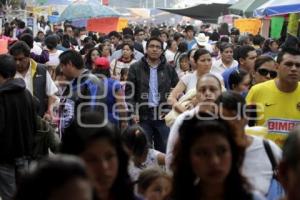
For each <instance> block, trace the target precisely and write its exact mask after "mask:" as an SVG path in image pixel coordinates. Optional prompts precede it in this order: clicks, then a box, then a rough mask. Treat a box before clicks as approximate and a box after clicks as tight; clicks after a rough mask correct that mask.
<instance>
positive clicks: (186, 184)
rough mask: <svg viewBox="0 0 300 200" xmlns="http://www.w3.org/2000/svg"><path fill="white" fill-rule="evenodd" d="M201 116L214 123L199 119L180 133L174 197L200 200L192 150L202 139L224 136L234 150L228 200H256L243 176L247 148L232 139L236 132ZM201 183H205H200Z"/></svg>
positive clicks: (188, 121) (219, 121)
mask: <svg viewBox="0 0 300 200" xmlns="http://www.w3.org/2000/svg"><path fill="white" fill-rule="evenodd" d="M198 116H201V117H203V118H205V117H206V118H210V119H211V120H199V118H198V117H193V118H191V119H186V120H184V121H183V124H182V125H181V127H180V129H179V139H178V142H177V144H176V146H175V151H174V159H173V163H172V166H173V168H174V170H173V171H174V176H173V197H174V199H175V200H184V199H196V197H197V195H198V194H200V192H201V189H199V185H198V184H197V185H195V184H194V183H195V180H196V178H197V177H196V175H195V174H194V172H193V169H192V166H191V162H190V148H191V147H192V146H193V144H194V143H195V141H196V140H197V139H198V138H201V137H203V136H207V135H208V136H209V135H220V136H221V137H223V138H225V139H226V140H227V141H228V143H229V145H230V148H231V154H232V165H231V169H230V172H229V174H228V176H227V178H226V180H225V183H224V186H225V191H224V196H225V198H224V199H227V200H229V199H243V200H248V199H249V200H250V199H252V196H251V194H250V193H249V189H250V186H249V185H248V183H247V181H246V179H245V178H244V177H243V176H242V175H241V173H240V168H241V165H242V163H243V158H244V148H243V147H240V146H238V144H237V143H236V141H235V140H234V138H233V137H232V132H233V130H232V128H231V127H230V125H229V124H228V123H227V122H226V121H224V120H222V119H212V118H213V116H212V115H209V114H207V113H199V114H198ZM200 183H201V180H200Z"/></svg>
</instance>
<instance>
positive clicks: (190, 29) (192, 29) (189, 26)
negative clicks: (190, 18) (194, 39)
mask: <svg viewBox="0 0 300 200" xmlns="http://www.w3.org/2000/svg"><path fill="white" fill-rule="evenodd" d="M184 31H185V32H188V31H193V32H195V29H194V26H192V25H187V26H186V27H185V29H184Z"/></svg>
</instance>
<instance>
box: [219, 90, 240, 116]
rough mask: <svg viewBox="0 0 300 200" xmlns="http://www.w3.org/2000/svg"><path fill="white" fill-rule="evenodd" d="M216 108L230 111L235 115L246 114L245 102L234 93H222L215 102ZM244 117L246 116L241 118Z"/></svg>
mask: <svg viewBox="0 0 300 200" xmlns="http://www.w3.org/2000/svg"><path fill="white" fill-rule="evenodd" d="M215 103H216V104H217V105H218V106H221V107H222V108H225V109H227V110H231V111H233V112H235V113H237V114H239V113H242V114H244V113H245V112H246V107H245V106H246V101H245V98H244V97H242V96H241V95H240V94H239V93H237V92H234V91H226V92H223V93H222V94H221V95H220V96H219V97H218V98H217V99H216V101H215ZM241 117H246V116H241Z"/></svg>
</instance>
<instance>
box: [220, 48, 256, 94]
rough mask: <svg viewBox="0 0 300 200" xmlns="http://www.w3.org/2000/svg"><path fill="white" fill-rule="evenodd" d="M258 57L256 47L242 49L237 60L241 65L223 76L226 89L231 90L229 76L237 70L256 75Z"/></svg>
mask: <svg viewBox="0 0 300 200" xmlns="http://www.w3.org/2000/svg"><path fill="white" fill-rule="evenodd" d="M256 57H257V53H256V50H255V48H254V47H252V46H248V45H246V46H242V47H240V49H239V53H238V58H237V61H238V63H239V65H238V66H237V67H232V68H229V69H226V70H225V71H224V72H223V74H222V76H223V79H224V83H225V87H226V89H229V83H228V79H229V76H230V74H231V73H232V72H234V71H235V70H237V69H239V68H241V69H243V70H245V71H246V72H248V73H249V74H250V76H251V75H252V74H253V73H254V66H255V60H256Z"/></svg>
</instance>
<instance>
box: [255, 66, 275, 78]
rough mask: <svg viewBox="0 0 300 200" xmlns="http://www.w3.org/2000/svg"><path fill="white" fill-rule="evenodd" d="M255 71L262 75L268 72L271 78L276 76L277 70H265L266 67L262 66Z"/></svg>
mask: <svg viewBox="0 0 300 200" xmlns="http://www.w3.org/2000/svg"><path fill="white" fill-rule="evenodd" d="M257 71H258V73H259V74H260V75H262V76H267V75H268V74H270V77H271V78H276V76H277V72H276V71H272V70H267V69H264V68H260V69H258V70H257Z"/></svg>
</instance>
